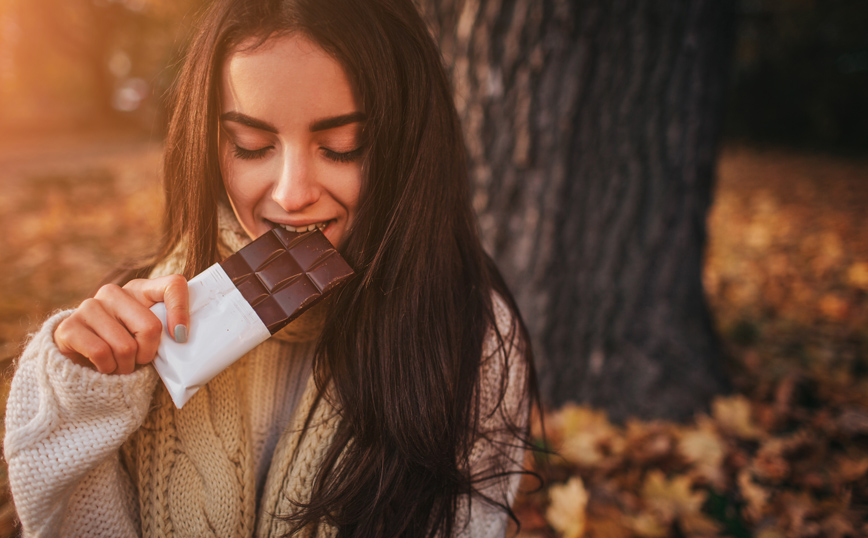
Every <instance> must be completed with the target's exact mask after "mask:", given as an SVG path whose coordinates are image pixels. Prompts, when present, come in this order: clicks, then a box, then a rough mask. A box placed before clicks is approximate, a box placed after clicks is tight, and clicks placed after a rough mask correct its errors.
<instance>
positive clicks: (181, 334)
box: [175, 323, 187, 344]
mask: <svg viewBox="0 0 868 538" xmlns="http://www.w3.org/2000/svg"><path fill="white" fill-rule="evenodd" d="M186 341H187V326H186V325H181V324H180V323H179V324H178V325H175V342H178V343H179V344H183V343H184V342H186Z"/></svg>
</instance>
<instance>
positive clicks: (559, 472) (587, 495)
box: [516, 148, 868, 538]
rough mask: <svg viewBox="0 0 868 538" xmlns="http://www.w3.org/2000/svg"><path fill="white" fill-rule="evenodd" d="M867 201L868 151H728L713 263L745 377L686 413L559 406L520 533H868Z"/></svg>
mask: <svg viewBox="0 0 868 538" xmlns="http://www.w3.org/2000/svg"><path fill="white" fill-rule="evenodd" d="M866 208H868V161H861V162H858V161H852V160H849V161H845V160H836V159H833V158H830V157H818V156H800V155H794V154H788V153H777V152H756V151H751V150H746V149H738V148H730V149H728V150H727V151H725V152H724V154H723V156H722V159H721V161H720V165H719V168H718V184H717V189H716V196H715V202H714V207H713V210H712V212H711V215H710V218H709V239H710V244H709V250H708V256H707V263H706V268H705V275H704V277H705V286H706V290H707V293H708V296H709V301H710V304H711V307H712V310H713V312H714V316H715V319H716V322H717V326H718V329H719V332H720V334H721V336H722V337H723V340H724V342H725V345H726V348H727V351H728V355H729V363H730V364H729V366H730V370H731V372H732V376H733V379H734V382H735V386H736V388H737V391H738V392H737V393H736V394H734V395H728V396H724V397H719V398H717V399H716V400H715V401H714V403H713V405H712V408H711V409H710V410H709V412H708V413H700V414H697V415H696V417H695V419H694V420H693V421H692V422H690V423H688V424H672V423H668V422H640V421H635V420H634V421H628V422H627V423H626V424H624V425H613V424H612V423H610V422H609V421H608V419H607V417H606V416H605V414H604V413H602V412H599V411H596V410H594V409H589V408H587V407H581V406H575V405H569V406H566V407H565V408H563V409H560V410H557V411H554V412H551V413H549V414H548V415H547V417H546V433H547V436H548V441H549V447H550V448H551V449H553V450H554V451H555V452H556V453H557V455H556V456H553V457H550V458H547V459H544V458H540V457H537V458H536V460H535V465H534V470H535V471H536V472H537V473H539V475H541V476H542V477H543V478H544V479H545V482H544V487H542V488H541V489H538V490H537V491H532V492H529V493H525V494H524V495H523V496H521V497H520V499H519V503H518V505H517V507H516V509H517V512H518V515H519V518H520V519H521V522H522V534H521V535H522V536H524V537H531V536H539V537H553V536H564V537H571V538H577V537H579V536H586V537H605V538H618V537H633V536H638V537H646V538H653V537H669V536H674V537H678V536H690V537H715V536H732V537H758V538H778V537H780V538H783V537H832V538H835V537H845V536H851V537H857V536H868V475H866V471H868V226H866V224H868V221H866V218H865V211H866ZM538 484H539V482H538V481H536V480H534V479H532V478H529V479H527V480H525V483H524V485H525V488H526V490H532V489H533V488H534V487H538Z"/></svg>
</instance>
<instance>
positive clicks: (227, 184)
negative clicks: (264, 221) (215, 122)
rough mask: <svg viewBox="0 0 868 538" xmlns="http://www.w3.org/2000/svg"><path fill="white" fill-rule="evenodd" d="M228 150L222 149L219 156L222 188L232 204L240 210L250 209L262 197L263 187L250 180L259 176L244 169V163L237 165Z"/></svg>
mask: <svg viewBox="0 0 868 538" xmlns="http://www.w3.org/2000/svg"><path fill="white" fill-rule="evenodd" d="M229 151H231V150H228V149H225V148H224V149H223V150H222V151H221V154H220V159H219V161H220V175H221V176H222V178H223V188H224V189H225V190H226V194H227V195H228V196H229V199H230V200H231V201H232V204H233V205H234V206H236V207H237V208H239V209H241V208H242V207H243V208H245V209H248V210H250V209H252V206H253V205H255V204H256V202H257V201H258V200H259V199H260V198H261V197H262V192H260V191H262V189H263V185H261V184H260V182H257V181H254V180H252V179H253V178H255V177H258V176H261V174H255V173H251V172H250V171H249V170H247V169H246V168H250V166H247V167H245V163H239V162H238V161H237V160H236V159H233V158H232V155H230V154H229Z"/></svg>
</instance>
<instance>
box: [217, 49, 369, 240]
mask: <svg viewBox="0 0 868 538" xmlns="http://www.w3.org/2000/svg"><path fill="white" fill-rule="evenodd" d="M247 44H249V43H242V44H241V47H239V49H240V50H241V51H242V52H235V53H232V54H230V55H229V56H228V57H227V59H226V61H225V63H224V64H223V71H222V80H221V83H220V84H221V86H220V100H221V103H220V106H221V110H220V112H221V114H220V143H219V144H220V145H219V151H220V170H221V172H222V175H223V184H224V186H225V187H226V192H227V193H228V194H229V200H230V201H231V203H232V208H233V210H234V211H235V215H236V216H237V217H238V220H239V221H240V222H241V226H242V227H243V228H244V230H245V231H246V232H247V234H248V235H249V236H250V237H251V238H254V239H255V238H257V237H259V236H260V235H262V234H263V233H265V232H267V231H268V230H270V229H271V228H272V227H274V226H275V225H279V226H283V227H284V228H286V229H287V230H290V231H305V230H307V229H312V227H314V226H316V227H317V228H320V229H321V230H322V231H323V233H325V236H326V237H327V238H328V239H329V241H331V243H332V244H333V245H335V246H336V247H341V246H343V241H344V239H345V238H346V235H347V230H349V228H350V226H352V224H353V218H354V217H355V214H356V207H357V205H358V200H359V190H360V188H361V183H362V173H361V158H362V156H363V153H364V150H365V148H364V147H362V145H361V129H362V122H363V121H364V114H363V112H362V111H361V110H360V108H359V106H358V103H357V100H356V98H355V95H354V92H353V90H352V88H351V86H350V83H349V79H348V77H347V75H346V73H345V72H344V69H343V68H342V67H341V65H340V64H339V63H338V62H337V61H336V60H335V59H334V58H332V57H331V56H329V55H328V54H327V53H326V52H325V51H324V50H322V49H321V48H320V47H319V46H318V45H316V44H314V43H313V42H312V41H310V40H309V39H307V38H306V37H304V36H303V35H300V34H293V35H290V36H285V37H277V38H270V39H269V40H268V41H266V42H265V43H263V44H262V45H261V46H259V47H256V48H254V49H252V50H251V51H248V52H243V50H244V47H245V45H247Z"/></svg>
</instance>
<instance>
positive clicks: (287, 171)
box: [271, 149, 321, 213]
mask: <svg viewBox="0 0 868 538" xmlns="http://www.w3.org/2000/svg"><path fill="white" fill-rule="evenodd" d="M320 194H321V190H320V187H319V183H318V182H317V181H316V177H315V176H314V170H313V167H312V165H311V162H310V158H309V157H308V156H306V155H305V153H304V151H298V150H293V149H287V150H286V151H285V152H284V156H283V159H282V161H281V169H280V173H279V177H278V179H277V183H276V185H275V186H274V189H273V190H272V192H271V198H272V199H273V200H274V201H275V202H277V203H278V204H279V205H280V207H282V208H283V209H284V210H285V211H287V212H288V213H292V212H296V211H301V210H303V209H304V208H306V207H308V206H310V205H312V204H314V203H316V201H317V200H319V197H320Z"/></svg>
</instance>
